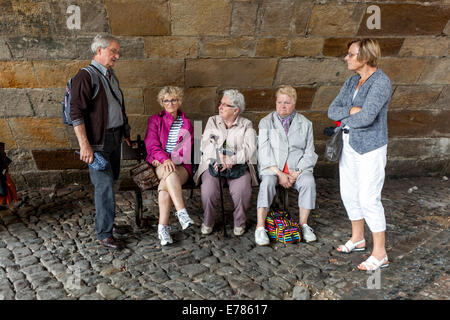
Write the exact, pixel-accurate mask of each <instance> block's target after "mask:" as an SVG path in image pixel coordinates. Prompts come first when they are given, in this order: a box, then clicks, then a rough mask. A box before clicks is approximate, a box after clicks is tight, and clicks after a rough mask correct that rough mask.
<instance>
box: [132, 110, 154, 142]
mask: <svg viewBox="0 0 450 320" xmlns="http://www.w3.org/2000/svg"><path fill="white" fill-rule="evenodd" d="M148 118H149V117H148V116H146V115H145V116H143V115H129V116H128V123H129V124H130V126H131V139H132V140H135V139H136V137H137V135H138V134H139V135H141V139H144V137H145V134H146V133H147V124H148Z"/></svg>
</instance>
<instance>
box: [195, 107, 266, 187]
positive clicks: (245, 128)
mask: <svg viewBox="0 0 450 320" xmlns="http://www.w3.org/2000/svg"><path fill="white" fill-rule="evenodd" d="M225 140H226V141H227V149H229V150H232V152H233V154H232V155H231V156H230V157H231V159H232V161H233V164H244V163H247V164H248V167H249V171H250V175H251V177H252V186H257V185H258V178H257V175H256V172H255V168H254V167H253V164H256V161H257V152H256V148H257V140H256V132H255V130H254V129H253V124H252V122H251V121H250V120H248V119H246V118H244V117H241V116H238V117H237V118H236V120H235V121H234V123H233V125H232V126H231V127H230V128H228V129H227V128H226V126H225V123H224V122H223V121H222V118H221V117H220V116H219V115H216V116H212V117H209V119H208V123H207V124H206V127H205V131H204V132H203V135H202V140H201V146H200V151H201V153H202V155H201V158H200V164H199V167H198V170H197V172H196V173H195V175H194V181H195V183H196V184H199V183H200V176H201V175H202V173H203V172H205V171H206V170H208V166H209V164H210V163H211V161H212V160H215V159H216V158H217V152H216V148H217V147H219V148H220V147H222V145H223V143H224V141H225Z"/></svg>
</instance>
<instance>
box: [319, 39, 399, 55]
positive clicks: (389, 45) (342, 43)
mask: <svg viewBox="0 0 450 320" xmlns="http://www.w3.org/2000/svg"><path fill="white" fill-rule="evenodd" d="M353 39H354V38H329V39H326V40H325V44H324V46H323V55H324V56H330V57H343V56H345V55H346V54H347V51H348V49H347V43H349V42H350V41H351V40H353ZM376 39H377V41H378V43H379V44H380V49H381V56H382V57H386V56H396V55H398V53H399V51H400V48H401V47H402V44H403V41H404V39H402V38H376Z"/></svg>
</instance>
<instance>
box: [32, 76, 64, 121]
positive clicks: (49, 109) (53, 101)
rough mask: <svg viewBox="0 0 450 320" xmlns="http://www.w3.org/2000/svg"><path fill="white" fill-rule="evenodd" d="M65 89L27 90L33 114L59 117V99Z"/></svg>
mask: <svg viewBox="0 0 450 320" xmlns="http://www.w3.org/2000/svg"><path fill="white" fill-rule="evenodd" d="M67 80H68V79H67ZM65 91H66V89H65V88H56V89H30V90H27V94H28V96H29V98H30V102H31V106H32V108H33V110H34V112H35V115H36V116H37V117H49V118H51V117H54V118H57V117H61V101H62V100H63V98H64V94H65Z"/></svg>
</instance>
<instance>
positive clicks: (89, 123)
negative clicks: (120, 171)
mask: <svg viewBox="0 0 450 320" xmlns="http://www.w3.org/2000/svg"><path fill="white" fill-rule="evenodd" d="M99 77H101V76H100V75H99ZM93 95H94V89H93V88H92V84H91V76H90V74H89V72H88V71H86V70H80V71H79V72H78V73H77V75H76V76H75V77H74V78H73V79H72V89H71V101H70V118H71V120H72V122H73V125H74V127H75V126H77V125H79V124H82V123H84V124H85V127H86V135H87V138H88V141H89V143H90V145H91V147H92V149H94V150H102V149H103V144H104V141H105V133H106V128H107V124H108V123H107V122H108V98H107V95H106V91H105V88H104V86H103V81H99V91H98V94H97V96H96V97H95V98H94V100H92V99H91V98H92V96H93ZM122 96H123V94H122ZM121 108H122V114H123V121H124V126H123V127H124V137H125V138H129V137H130V126H129V124H128V118H127V116H126V113H125V103H122V106H121Z"/></svg>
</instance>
